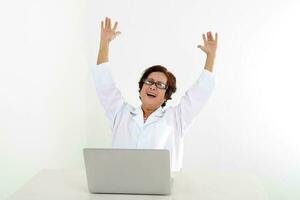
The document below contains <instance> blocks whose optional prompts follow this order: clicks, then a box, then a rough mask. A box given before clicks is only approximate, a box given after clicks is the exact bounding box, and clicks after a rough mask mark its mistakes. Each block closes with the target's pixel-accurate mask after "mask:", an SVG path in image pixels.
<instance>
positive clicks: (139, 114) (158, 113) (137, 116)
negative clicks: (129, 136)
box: [130, 106, 165, 126]
mask: <svg viewBox="0 0 300 200" xmlns="http://www.w3.org/2000/svg"><path fill="white" fill-rule="evenodd" d="M164 113H165V110H164V109H163V108H162V107H159V108H157V109H156V110H155V111H154V112H153V113H152V114H151V115H150V116H149V117H148V119H147V120H146V122H145V123H144V115H143V110H142V106H139V107H136V108H133V109H132V110H131V111H130V114H131V115H132V116H133V119H134V120H135V121H136V122H137V123H138V125H139V126H144V125H147V124H150V123H153V122H155V121H157V120H158V119H159V118H162V117H163V115H164Z"/></svg>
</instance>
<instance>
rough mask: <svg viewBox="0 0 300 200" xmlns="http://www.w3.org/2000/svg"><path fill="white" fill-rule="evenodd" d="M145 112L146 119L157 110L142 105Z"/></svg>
mask: <svg viewBox="0 0 300 200" xmlns="http://www.w3.org/2000/svg"><path fill="white" fill-rule="evenodd" d="M142 110H143V114H144V119H147V118H148V117H149V116H150V115H151V114H152V113H153V112H154V111H155V110H153V109H148V108H145V107H143V106H142Z"/></svg>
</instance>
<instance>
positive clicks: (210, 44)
mask: <svg viewBox="0 0 300 200" xmlns="http://www.w3.org/2000/svg"><path fill="white" fill-rule="evenodd" d="M202 39H203V42H204V45H198V48H200V49H201V50H202V51H204V52H205V53H206V54H215V53H216V50H217V46H218V34H217V33H215V38H214V37H213V36H212V34H211V32H207V34H206V35H205V34H202Z"/></svg>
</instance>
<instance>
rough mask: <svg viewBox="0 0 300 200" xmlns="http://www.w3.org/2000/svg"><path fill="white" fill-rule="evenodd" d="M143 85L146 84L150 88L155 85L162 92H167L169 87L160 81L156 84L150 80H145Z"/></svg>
mask: <svg viewBox="0 0 300 200" xmlns="http://www.w3.org/2000/svg"><path fill="white" fill-rule="evenodd" d="M143 83H145V84H146V85H149V86H151V85H153V84H155V86H156V87H157V88H158V89H161V90H167V89H168V85H167V84H164V83H162V82H160V81H157V82H155V81H154V80H152V79H148V78H145V79H143Z"/></svg>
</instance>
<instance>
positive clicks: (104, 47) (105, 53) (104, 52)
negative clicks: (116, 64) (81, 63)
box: [97, 41, 109, 65]
mask: <svg viewBox="0 0 300 200" xmlns="http://www.w3.org/2000/svg"><path fill="white" fill-rule="evenodd" d="M108 60H109V42H103V41H101V42H100V48H99V52H98V59H97V65H100V64H102V63H105V62H108Z"/></svg>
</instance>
